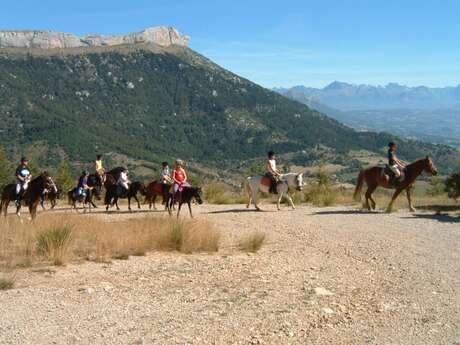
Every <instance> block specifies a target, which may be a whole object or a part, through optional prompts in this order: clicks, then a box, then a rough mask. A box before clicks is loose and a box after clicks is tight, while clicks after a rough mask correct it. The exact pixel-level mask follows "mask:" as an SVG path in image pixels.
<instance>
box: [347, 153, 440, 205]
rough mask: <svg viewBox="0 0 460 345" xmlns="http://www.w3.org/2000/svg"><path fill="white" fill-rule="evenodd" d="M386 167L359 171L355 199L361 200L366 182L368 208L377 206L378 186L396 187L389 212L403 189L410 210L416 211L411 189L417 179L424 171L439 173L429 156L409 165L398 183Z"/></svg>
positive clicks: (433, 173)
mask: <svg viewBox="0 0 460 345" xmlns="http://www.w3.org/2000/svg"><path fill="white" fill-rule="evenodd" d="M384 169H385V168H382V167H372V168H369V169H366V170H362V171H361V172H360V173H359V176H358V184H357V186H356V189H355V194H354V198H355V200H359V199H360V198H361V190H362V188H363V184H364V182H366V184H367V191H366V194H365V197H366V204H365V207H366V208H367V209H368V210H371V209H374V210H375V206H376V204H375V201H374V199H373V198H372V193H374V191H375V190H376V189H377V187H383V188H387V189H396V191H395V192H394V194H393V197H392V198H391V201H390V204H389V205H388V207H387V212H391V211H392V210H393V203H394V202H395V200H396V198H397V197H398V195H399V194H400V193H401V192H402V191H403V190H405V191H406V195H407V200H408V202H409V210H410V211H411V212H415V208H414V207H413V206H412V199H411V195H410V193H411V190H412V188H413V187H414V184H415V180H416V179H417V177H419V175H420V174H421V173H422V172H423V171H425V172H428V173H430V174H432V175H436V174H437V173H438V171H437V169H436V167H435V165H434V164H433V161H432V159H431V157H428V156H427V157H426V158H424V159H420V160H418V161H416V162H414V163H412V164H409V165H407V166H406V169H405V177H404V180H403V181H401V182H398V183H396V185H394V184H392V183H391V180H390V177H389V176H388V175H387V174H386V173H385V170H384ZM369 200H370V201H371V204H369Z"/></svg>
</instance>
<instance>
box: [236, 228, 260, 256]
mask: <svg viewBox="0 0 460 345" xmlns="http://www.w3.org/2000/svg"><path fill="white" fill-rule="evenodd" d="M265 238H266V236H265V233H264V232H262V231H254V232H251V233H250V234H248V235H246V236H245V237H244V238H243V239H241V240H240V242H239V244H238V247H239V248H240V250H242V251H245V252H249V253H256V252H258V251H259V250H260V248H262V245H263V244H264V242H265Z"/></svg>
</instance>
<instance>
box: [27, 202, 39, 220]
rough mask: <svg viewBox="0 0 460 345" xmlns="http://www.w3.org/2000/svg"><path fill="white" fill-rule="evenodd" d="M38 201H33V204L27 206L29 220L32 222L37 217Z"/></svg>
mask: <svg viewBox="0 0 460 345" xmlns="http://www.w3.org/2000/svg"><path fill="white" fill-rule="evenodd" d="M39 202H40V201H38V200H37V201H34V202H33V203H30V205H29V213H30V218H32V220H35V217H37V206H38V204H39Z"/></svg>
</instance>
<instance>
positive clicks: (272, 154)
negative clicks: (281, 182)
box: [267, 150, 275, 158]
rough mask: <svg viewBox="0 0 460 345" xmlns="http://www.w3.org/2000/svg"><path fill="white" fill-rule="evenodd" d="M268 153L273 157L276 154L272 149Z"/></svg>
mask: <svg viewBox="0 0 460 345" xmlns="http://www.w3.org/2000/svg"><path fill="white" fill-rule="evenodd" d="M267 155H268V158H270V157H273V156H274V155H275V152H274V151H271V150H270V151H268V154H267Z"/></svg>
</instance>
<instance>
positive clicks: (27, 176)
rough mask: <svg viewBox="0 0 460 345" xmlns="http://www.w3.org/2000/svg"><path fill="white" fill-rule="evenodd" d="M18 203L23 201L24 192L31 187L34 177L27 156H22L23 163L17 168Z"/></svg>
mask: <svg viewBox="0 0 460 345" xmlns="http://www.w3.org/2000/svg"><path fill="white" fill-rule="evenodd" d="M16 179H17V180H18V183H17V184H16V204H18V203H20V202H21V197H22V194H23V193H24V192H25V191H26V190H27V188H28V187H29V182H30V180H31V179H32V173H31V172H30V169H29V161H28V160H27V158H26V157H22V158H21V164H20V165H19V166H18V168H17V169H16Z"/></svg>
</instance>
